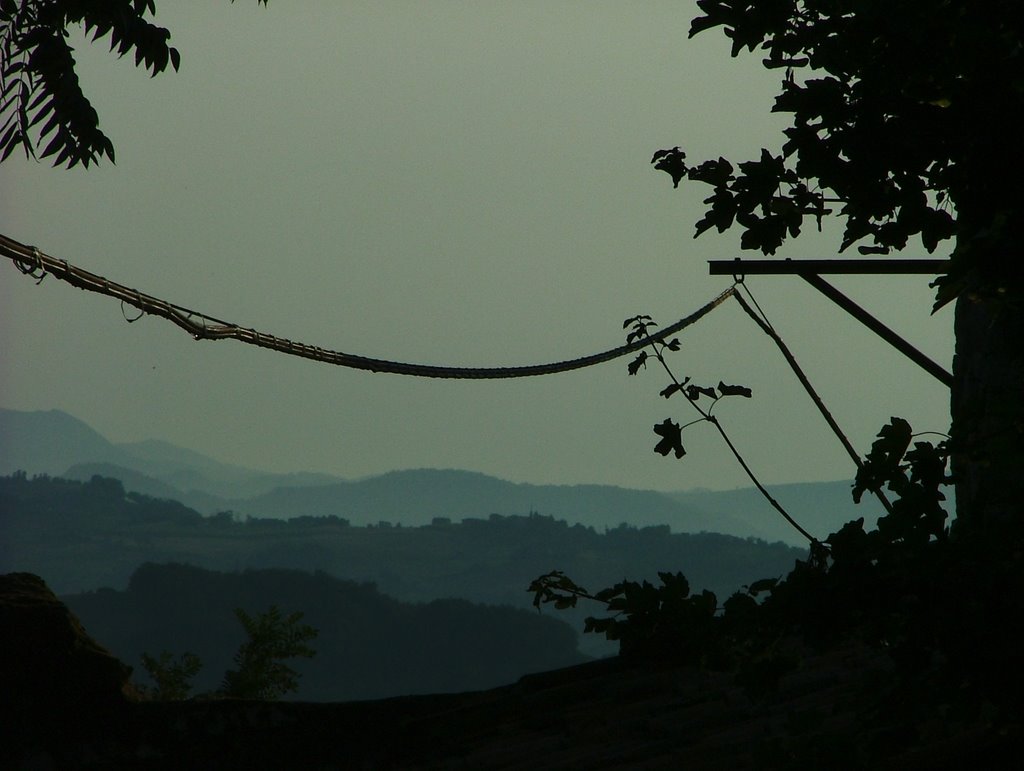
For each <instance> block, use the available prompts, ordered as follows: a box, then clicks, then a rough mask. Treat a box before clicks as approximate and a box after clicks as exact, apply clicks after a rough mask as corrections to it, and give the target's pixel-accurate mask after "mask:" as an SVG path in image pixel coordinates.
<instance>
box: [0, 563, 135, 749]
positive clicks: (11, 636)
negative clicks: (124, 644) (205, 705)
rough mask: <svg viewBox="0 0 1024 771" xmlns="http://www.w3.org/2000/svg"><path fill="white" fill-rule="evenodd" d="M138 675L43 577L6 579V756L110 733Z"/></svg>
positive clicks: (0, 676) (1, 725)
mask: <svg viewBox="0 0 1024 771" xmlns="http://www.w3.org/2000/svg"><path fill="white" fill-rule="evenodd" d="M131 672H132V670H131V667H129V666H127V665H125V664H123V663H122V662H121V661H119V660H118V659H117V658H115V657H114V656H113V655H112V654H111V653H110V652H109V651H107V650H106V649H104V648H103V647H102V646H101V645H100V644H99V643H97V642H96V641H95V640H93V639H92V638H91V637H89V635H88V634H87V633H86V631H85V629H84V628H83V627H82V625H81V623H80V622H79V621H78V619H77V618H75V616H74V615H73V614H72V613H71V612H70V611H69V610H68V609H67V607H66V606H65V605H64V603H62V602H61V601H60V600H58V599H57V597H56V596H55V595H54V594H53V592H52V591H50V589H49V587H47V585H46V583H45V582H44V581H43V579H41V578H40V577H39V576H36V575H32V574H31V573H10V574H7V575H3V576H0V683H2V684H3V685H2V692H0V736H2V737H3V739H2V741H0V748H3V749H0V753H3V752H4V751H5V750H6V751H7V752H11V751H12V748H15V747H18V748H21V750H22V751H24V752H29V753H31V750H32V748H33V747H45V746H53V745H54V744H55V743H56V744H66V743H69V742H70V743H73V742H77V741H79V740H81V739H83V738H84V737H87V736H97V735H99V736H102V735H103V734H104V733H109V726H110V725H111V721H116V720H118V719H120V718H121V717H123V714H124V707H125V706H126V705H127V703H128V698H127V695H126V694H127V693H128V692H129V691H130V688H131V686H130V685H129V677H130V676H131ZM0 765H2V764H0ZM5 767H6V766H5ZM44 767H45V766H44Z"/></svg>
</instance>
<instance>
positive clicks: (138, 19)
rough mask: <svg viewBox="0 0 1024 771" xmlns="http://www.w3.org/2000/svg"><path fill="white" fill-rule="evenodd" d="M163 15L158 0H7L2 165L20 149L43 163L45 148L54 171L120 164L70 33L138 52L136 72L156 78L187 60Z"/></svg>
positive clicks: (1, 7)
mask: <svg viewBox="0 0 1024 771" xmlns="http://www.w3.org/2000/svg"><path fill="white" fill-rule="evenodd" d="M259 2H260V3H261V4H266V0H259ZM155 15H156V2H155V0H100V1H98V2H97V1H96V0H91V1H90V0H21V1H20V2H19V1H18V0H0V162H2V161H4V160H6V159H7V158H8V157H9V156H10V155H11V153H12V152H14V150H15V149H17V148H18V147H21V148H22V149H23V150H24V152H25V157H26V158H35V157H36V156H37V150H38V148H39V147H40V146H42V150H41V151H38V157H40V158H53V165H54V166H61V165H65V164H66V166H67V168H72V167H74V166H77V165H78V164H79V163H81V164H82V166H83V167H88V166H89V164H91V163H97V162H98V161H99V160H100V158H102V157H103V156H106V157H107V158H109V159H110V161H111V162H113V161H114V146H113V143H112V142H111V140H110V138H109V137H107V135H106V134H105V133H104V132H103V130H102V129H101V128H100V125H99V116H98V115H97V113H96V110H95V108H94V107H93V106H92V103H91V102H90V101H89V99H88V98H87V97H86V96H85V93H84V92H83V91H82V88H81V85H80V84H79V80H78V75H77V73H76V72H75V59H74V55H73V54H74V49H72V48H71V46H70V45H69V44H68V38H69V36H70V33H69V31H68V29H69V27H72V26H76V25H80V26H81V27H82V28H83V30H84V31H85V34H86V35H88V36H91V38H92V41H94V42H95V41H98V40H103V39H107V40H109V45H110V51H111V52H116V53H117V55H118V57H123V56H125V55H127V54H133V56H134V59H135V66H136V67H142V68H144V69H145V70H146V71H147V72H149V73H150V75H151V76H156V75H157V74H159V73H161V72H163V71H164V70H166V69H167V67H168V65H170V66H171V67H172V68H173V69H174V70H177V69H178V67H179V66H180V64H181V55H180V54H179V52H178V50H177V49H176V48H174V47H173V46H171V45H170V43H169V41H170V37H171V33H170V32H169V31H168V30H167V29H165V28H163V27H160V26H158V25H157V24H154V23H153V22H152V21H151V20H150V17H153V16H155ZM44 142H45V143H46V144H45V146H43V143H44Z"/></svg>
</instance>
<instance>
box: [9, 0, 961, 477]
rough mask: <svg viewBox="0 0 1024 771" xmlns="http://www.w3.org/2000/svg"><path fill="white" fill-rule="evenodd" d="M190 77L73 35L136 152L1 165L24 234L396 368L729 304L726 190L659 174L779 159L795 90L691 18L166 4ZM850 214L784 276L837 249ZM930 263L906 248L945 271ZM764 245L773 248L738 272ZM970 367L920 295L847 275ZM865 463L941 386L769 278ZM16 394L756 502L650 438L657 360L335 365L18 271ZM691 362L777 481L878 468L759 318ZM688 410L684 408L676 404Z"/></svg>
mask: <svg viewBox="0 0 1024 771" xmlns="http://www.w3.org/2000/svg"><path fill="white" fill-rule="evenodd" d="M158 5H159V10H160V13H159V15H158V17H157V21H158V23H160V24H162V25H164V26H166V27H168V28H169V29H170V30H171V32H172V43H173V44H175V45H176V46H177V47H178V48H179V50H180V51H181V55H182V65H181V71H180V72H179V73H177V74H175V73H165V74H162V75H160V76H158V77H157V78H155V79H150V78H149V77H148V76H147V75H146V73H144V72H143V71H141V70H137V69H136V68H135V67H134V66H133V64H132V62H131V60H130V58H126V59H125V60H118V59H117V58H116V57H115V56H113V55H110V54H108V53H107V52H106V45H105V44H102V43H101V44H95V45H87V44H85V43H84V42H83V41H82V40H81V39H80V38H76V39H75V40H74V41H73V44H74V45H75V47H76V56H77V59H78V61H79V74H80V78H81V81H82V84H83V87H84V89H85V91H86V93H87V95H88V96H89V97H90V98H91V99H92V100H93V104H94V105H95V106H96V107H97V109H98V112H99V115H100V120H101V125H102V126H103V127H104V129H105V130H106V132H107V133H108V135H109V136H110V137H111V138H112V140H113V142H114V145H115V148H116V153H117V163H116V165H111V164H110V163H107V162H104V163H101V165H100V166H99V168H91V169H90V170H88V171H82V170H81V169H75V170H73V171H65V170H60V169H51V168H50V167H49V166H48V165H47V164H45V163H44V164H38V163H33V162H27V161H25V160H24V159H23V158H17V157H15V158H14V159H13V160H11V161H8V162H7V163H4V164H3V165H2V166H0V196H2V197H0V232H3V233H5V234H7V235H9V236H11V237H12V238H15V239H17V240H19V241H22V242H25V243H31V244H35V245H37V246H39V247H40V248H41V249H42V250H43V251H45V252H47V253H49V254H51V255H54V256H57V257H62V258H66V259H67V260H69V261H70V262H72V263H74V264H77V265H79V266H81V267H83V268H86V269H88V270H91V271H94V272H97V273H100V274H102V275H105V276H107V277H109V278H111V279H113V280H115V281H118V282H120V283H123V284H127V285H129V286H133V287H136V288H138V289H139V290H141V291H144V292H147V293H149V294H152V295H155V296H157V297H161V298H165V299H167V300H170V301H171V302H175V303H179V304H182V305H185V306H188V307H191V308H196V309H199V310H201V311H204V312H207V313H209V314H211V315H214V316H217V317H220V318H224V319H227V320H229V321H233V322H236V323H239V324H242V325H245V326H252V327H255V328H256V329H258V330H260V331H265V332H270V333H273V334H277V335H280V336H284V337H290V338H293V339H297V340H301V341H304V342H308V343H311V344H314V345H320V346H323V347H327V348H334V349H340V350H343V351H346V352H349V353H357V354H363V355H369V356H377V357H382V358H391V359H400V360H411V361H416V362H423V363H433V364H449V365H463V366H492V365H517V364H533V363H542V362H547V361H552V360H557V359H563V358H569V357H575V356H580V355H584V354H588V353H592V352H596V351H600V350H604V349H607V348H610V347H613V346H615V345H618V344H620V343H621V342H622V341H623V332H622V329H621V324H622V320H623V319H624V318H626V317H627V316H632V315H635V314H637V313H648V314H651V315H653V316H654V317H655V319H657V320H659V321H661V322H662V323H664V324H667V323H669V322H671V321H674V320H676V319H677V318H679V317H681V316H684V315H686V314H688V313H690V312H691V311H693V310H694V309H695V308H697V307H698V306H700V305H702V304H703V303H704V302H706V301H707V300H708V299H710V298H711V297H713V296H714V295H715V294H717V293H718V292H720V291H721V290H722V289H724V288H725V287H726V286H727V285H728V283H729V282H728V280H727V279H725V278H723V277H711V276H709V275H708V271H707V266H706V263H705V261H706V260H708V259H722V258H731V257H734V256H739V255H741V252H740V251H739V249H738V245H739V235H738V233H727V234H725V235H723V236H717V235H705V236H704V237H702V238H700V239H698V240H693V239H692V233H693V223H694V222H695V221H696V219H698V218H699V217H700V214H701V211H702V207H701V205H700V199H701V198H703V197H704V196H705V195H706V192H705V191H706V190H707V188H705V187H704V186H699V187H698V186H694V187H691V188H689V189H685V188H684V189H680V190H673V189H672V184H671V180H670V179H669V177H668V176H667V175H665V174H663V173H660V172H656V171H654V170H653V169H652V167H651V166H650V165H649V161H650V157H651V154H652V153H653V151H654V150H657V149H659V148H663V147H671V146H673V145H676V144H679V145H682V146H684V147H685V148H686V149H687V150H688V151H689V152H690V157H691V159H700V158H703V157H717V156H718V155H719V154H721V155H725V156H726V157H731V158H732V159H733V160H745V159H746V158H747V157H755V156H756V154H757V153H758V152H759V148H760V147H762V146H767V147H769V148H777V147H778V146H779V145H780V141H779V138H780V134H779V130H780V127H781V126H782V125H783V124H782V123H781V122H780V120H779V118H778V116H772V115H771V114H770V112H769V110H770V107H771V104H772V97H773V95H774V93H775V90H776V86H777V78H778V74H777V73H774V74H773V73H770V72H766V71H765V70H763V69H762V68H761V66H760V63H759V62H760V59H761V57H760V56H757V55H753V56H746V57H741V58H740V59H738V60H733V59H730V57H729V55H728V50H729V47H728V41H726V40H725V39H724V37H723V36H722V35H721V34H720V33H716V32H711V33H705V34H704V35H701V36H700V37H699V38H698V39H696V40H693V41H689V40H687V39H686V32H687V29H688V26H689V21H690V19H691V17H693V16H694V15H696V7H695V4H693V3H680V2H676V1H672V2H669V1H668V0H665V1H664V2H635V3H621V2H610V1H609V2H594V1H593V0H590V1H588V2H551V0H536V1H534V0H516V1H515V2H450V1H448V0H431V1H430V2H382V1H381V0H373V1H372V2H347V1H345V2H342V1H340V0H332V1H331V2H312V0H303V2H301V3H287V2H281V1H280V0H274V1H273V2H271V3H270V6H269V8H258V7H256V3H254V2H240V3H236V4H234V5H231V4H229V3H228V2H227V1H226V0H224V1H223V2H215V3H198V2H195V3H173V2H168V0H163V2H161V3H159V4H158ZM837 233H838V231H837V229H835V228H833V229H832V230H831V231H827V232H826V233H824V234H821V235H819V234H817V233H813V232H811V233H808V234H807V235H805V236H804V237H802V238H800V239H799V240H798V241H797V242H794V243H793V244H791V245H789V246H788V247H787V248H786V249H785V250H784V251H782V252H780V254H779V255H778V256H779V257H793V258H800V257H807V258H810V257H818V258H820V257H830V256H835V254H836V252H835V250H836V248H837V245H838V242H839V237H838V235H837ZM923 254H924V252H923V250H922V249H920V248H917V249H916V250H908V252H907V256H917V255H923ZM743 256H747V257H757V256H760V255H757V254H744V255H743ZM830 280H832V281H833V283H835V284H836V285H837V286H839V287H840V288H841V289H842V290H843V291H845V292H847V293H848V294H849V295H851V296H852V297H854V298H855V299H856V300H857V301H858V302H860V303H861V304H862V305H864V306H865V307H867V308H868V309H870V310H871V311H872V312H873V313H875V314H876V315H877V316H879V317H880V318H882V319H883V320H884V321H886V322H887V323H889V324H891V325H892V326H894V327H895V328H896V329H897V330H899V331H900V332H901V334H903V335H904V336H906V337H907V338H909V339H910V340H911V341H913V342H914V343H915V344H916V345H918V346H919V347H920V348H922V349H923V350H924V351H925V352H927V353H928V354H929V355H931V356H932V357H933V358H935V359H936V360H937V361H939V362H940V363H942V364H944V365H945V366H947V367H948V366H949V361H950V357H951V351H952V314H951V311H949V310H946V311H943V312H941V313H939V314H937V315H936V316H930V315H929V310H930V306H931V298H932V291H931V290H930V289H928V287H927V282H928V279H927V277H921V276H909V277H902V278H896V279H884V278H883V279H875V278H844V277H834V278H832V279H830ZM749 281H750V285H751V287H752V288H753V289H754V291H755V292H756V296H757V298H758V299H759V300H760V302H761V304H762V306H763V307H764V309H765V311H766V312H767V313H768V315H769V316H770V318H771V320H772V321H773V323H774V324H775V327H776V328H777V329H778V330H779V332H780V333H781V334H782V335H783V337H784V338H785V339H786V340H787V342H788V343H789V344H790V347H791V348H792V350H793V352H794V353H795V355H796V356H797V358H798V359H799V360H800V361H801V363H802V364H803V366H804V368H805V370H806V372H807V374H808V375H809V377H810V378H811V380H812V382H814V383H815V385H816V386H817V387H818V389H819V391H820V393H821V394H822V396H823V398H824V399H825V400H826V402H827V403H828V405H829V406H830V408H831V409H832V411H833V413H834V415H835V416H836V418H837V420H838V421H839V423H840V424H841V425H842V426H843V427H844V428H845V429H846V431H847V433H848V434H849V435H850V437H851V439H852V440H853V442H854V444H855V445H856V446H858V447H859V448H860V449H861V450H863V451H866V450H867V449H868V447H869V446H870V443H871V440H872V438H873V436H874V434H875V433H876V432H877V430H878V428H879V427H880V426H881V425H882V424H883V423H884V422H886V421H887V420H888V418H889V416H891V415H901V416H904V417H906V418H907V419H908V420H910V421H911V423H912V425H914V427H915V429H917V430H925V429H930V430H938V431H943V430H947V429H948V424H949V418H948V394H947V393H946V390H945V389H944V388H943V386H941V385H940V384H939V383H938V382H937V381H935V380H933V379H932V378H931V376H929V375H927V374H926V373H924V372H923V371H921V370H919V369H918V368H917V367H916V366H915V365H913V364H911V363H910V362H908V361H907V360H905V359H904V358H903V357H902V356H901V355H899V354H897V353H895V352H894V351H892V350H891V349H890V348H889V347H888V346H887V345H886V344H885V343H882V342H881V341H879V340H877V338H875V337H874V336H873V334H872V333H870V332H868V331H867V330H865V329H864V328H863V327H861V326H860V325H859V324H858V323H857V322H856V321H854V320H852V319H851V318H849V317H848V316H846V314H845V313H844V312H842V311H841V310H839V309H838V308H836V307H835V306H833V305H832V304H831V303H829V301H827V300H825V299H824V298H822V297H820V296H819V295H818V294H817V293H816V292H815V291H814V290H813V289H812V288H810V287H809V286H807V285H805V284H804V283H803V282H802V281H800V280H799V279H798V278H795V277H757V278H752V279H749ZM0 324H2V328H0V346H2V371H0V406H5V407H9V408H14V409H23V410H29V409H51V408H59V409H62V410H66V411H68V412H70V413H72V414H74V415H76V416H77V417H79V418H81V419H83V420H85V421H87V422H88V423H90V424H91V425H92V426H93V427H94V428H96V429H97V430H99V431H100V432H101V433H103V434H105V435H106V436H108V437H109V438H111V439H113V440H115V441H132V440H138V439H145V438H151V437H152V438H162V439H167V440H169V441H172V442H174V443H176V444H179V445H182V446H185V447H189V448H192V449H196V450H199V451H202V452H205V453H208V454H210V455H212V456H214V457H217V458H219V459H222V460H225V461H228V462H233V463H239V464H243V465H248V466H253V467H257V468H263V469H270V470H279V471H295V470H321V471H328V472H331V473H335V474H339V475H342V476H346V477H358V476H363V475H367V474H374V473H379V472H383V471H387V470H391V469H400V468H414V467H442V468H464V469H471V470H477V471H482V472H485V473H488V474H493V475H495V476H499V477H502V478H505V479H511V480H515V481H527V482H537V483H547V482H553V483H579V482H598V483H609V484H617V485H623V486H635V487H651V488H656V489H665V490H669V489H682V488H691V487H711V488H727V487H736V486H740V485H744V484H746V479H745V477H744V476H743V473H742V471H741V470H740V469H739V468H738V467H737V466H736V464H735V463H734V462H733V461H732V459H731V457H730V456H729V455H728V453H727V450H726V449H725V448H724V447H723V446H722V444H721V442H720V441H719V440H718V438H717V435H716V434H715V433H714V432H713V429H711V428H710V427H709V426H706V425H696V426H691V427H690V428H688V429H687V430H686V431H685V432H684V435H683V439H684V443H685V444H686V446H687V449H688V450H689V454H688V455H687V456H686V457H685V459H683V460H681V461H677V460H675V459H672V458H668V459H666V458H663V457H661V456H660V455H656V454H655V453H654V452H653V447H654V444H655V443H656V442H657V440H658V438H657V436H655V434H654V433H653V431H652V430H651V429H652V426H653V425H654V424H655V423H658V422H660V421H662V420H663V419H665V418H666V417H672V418H673V419H674V420H676V421H677V422H680V423H682V422H686V421H689V420H691V419H692V417H693V415H692V414H691V412H690V408H689V406H688V405H687V404H686V403H685V402H684V401H682V400H679V401H676V400H675V399H673V400H672V401H670V402H666V401H665V400H664V399H662V398H661V397H659V396H658V391H660V390H661V389H662V388H663V387H664V386H665V385H666V384H667V380H666V378H665V376H664V375H663V374H659V373H658V372H657V371H655V370H653V369H652V370H648V371H647V372H642V373H641V374H640V375H638V376H637V377H628V376H627V374H626V361H625V360H620V361H617V362H612V363H609V364H604V365H601V366H598V367H594V368H592V369H588V370H583V371H579V372H575V373H570V374H563V375H553V376H547V377H542V378H536V379H530V380H507V381H497V382H479V381H471V382H460V381H434V380H423V379H415V378H407V377H400V376H395V375H375V374H371V373H366V372H357V371H352V370H345V369H340V368H337V367H332V366H329V365H325V364H317V363H313V362H310V361H306V360H303V359H297V358H291V357H287V356H283V355H281V354H277V353H273V352H269V351H266V350H261V349H257V348H252V347H249V346H246V345H243V344H241V343H238V342H235V341H220V342H210V341H204V342H196V341H194V340H192V339H191V338H190V337H189V336H188V335H186V334H184V333H183V332H182V331H181V330H179V329H177V328H176V327H174V326H172V325H171V324H169V323H168V322H166V321H164V320H162V319H157V318H153V317H146V318H143V319H142V320H140V321H138V322H136V323H134V324H127V323H125V321H124V318H123V317H122V313H121V311H120V309H119V307H118V303H117V302H116V301H112V300H110V299H109V298H103V297H100V296H98V295H91V294H87V293H84V292H81V291H78V290H76V289H74V288H72V287H71V286H69V285H67V284H63V283H61V282H59V281H57V280H55V279H53V278H52V277H51V278H49V279H47V280H46V281H44V282H43V283H42V285H40V286H35V285H34V284H33V282H32V281H31V280H30V279H27V278H25V277H22V276H21V275H20V274H19V273H18V272H17V270H16V269H15V268H14V266H13V265H12V264H10V263H9V262H8V261H6V260H4V261H2V263H0ZM682 342H683V348H682V351H681V352H679V353H678V354H676V355H675V357H674V358H673V359H672V360H671V364H672V365H673V367H674V368H675V370H676V372H677V373H678V374H679V375H680V376H690V377H692V378H693V379H694V381H696V382H706V383H709V384H714V383H717V382H718V381H719V380H724V381H725V382H726V383H740V384H745V385H748V386H751V387H752V388H753V390H754V398H753V399H752V400H742V399H732V400H728V401H727V403H723V404H721V405H719V406H718V408H717V409H716V413H717V414H718V415H719V417H720V418H721V420H722V421H723V424H724V425H726V426H727V428H728V429H729V430H730V432H732V434H733V435H734V437H735V440H736V442H737V444H738V445H739V447H740V448H741V449H742V450H743V451H744V452H745V453H746V454H747V456H748V459H749V461H750V463H751V465H752V466H753V467H754V468H755V470H757V471H758V472H759V473H760V474H761V476H762V477H763V479H764V481H766V482H788V481H804V480H825V479H843V478H850V477H851V476H852V463H851V462H850V460H849V459H848V458H847V456H846V455H845V453H844V452H843V450H842V448H841V447H840V446H839V444H838V442H836V440H835V439H834V437H833V436H832V435H831V433H829V431H828V429H827V427H826V426H825V425H824V423H823V421H822V420H821V418H820V417H819V415H818V414H817V412H816V411H815V410H814V408H813V406H812V405H811V404H810V402H809V400H808V399H807V397H806V396H805V395H804V394H803V392H802V391H801V390H800V388H799V386H798V384H797V382H796V380H795V378H794V377H793V376H792V374H791V373H790V371H789V370H788V368H787V367H786V365H785V362H784V361H783V360H782V358H781V357H780V355H779V354H778V352H777V350H776V349H775V347H774V345H773V344H772V343H771V341H770V340H769V339H768V338H767V337H765V336H764V335H763V333H761V332H760V331H759V330H758V329H757V328H755V327H754V325H753V324H752V322H751V321H750V320H749V319H747V318H746V317H745V316H744V315H743V314H742V312H741V311H740V310H739V308H738V307H736V306H735V303H733V302H730V303H728V304H727V305H725V306H724V307H722V308H720V309H718V310H716V311H715V312H713V313H712V314H711V315H710V316H708V317H707V318H706V319H705V320H704V321H703V322H701V323H700V324H698V325H697V326H695V327H693V328H691V329H690V330H689V331H688V332H686V333H685V334H684V335H683V336H682ZM677 398H678V397H677Z"/></svg>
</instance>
